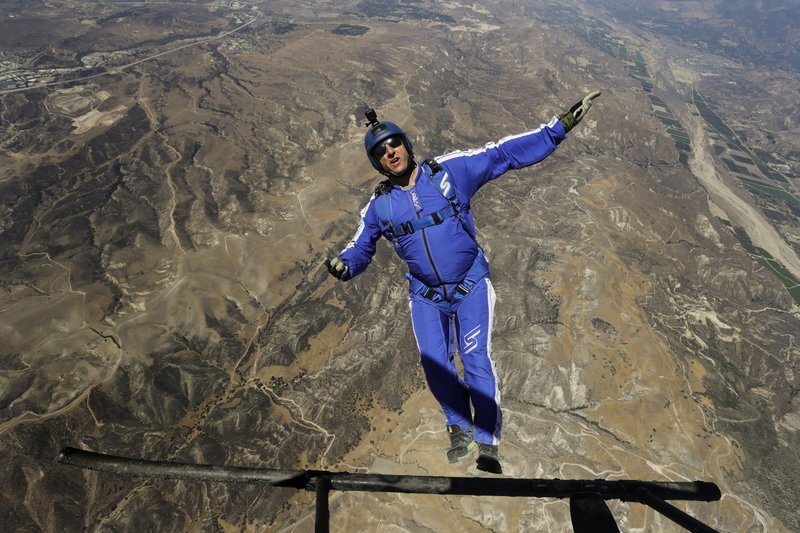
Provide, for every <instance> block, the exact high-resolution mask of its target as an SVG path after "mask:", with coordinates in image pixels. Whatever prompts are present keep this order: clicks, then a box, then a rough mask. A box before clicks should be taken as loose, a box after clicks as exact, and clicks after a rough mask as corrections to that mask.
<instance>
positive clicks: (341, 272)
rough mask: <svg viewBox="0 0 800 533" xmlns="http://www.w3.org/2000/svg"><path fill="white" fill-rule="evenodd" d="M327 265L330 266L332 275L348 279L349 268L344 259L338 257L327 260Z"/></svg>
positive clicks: (329, 269)
mask: <svg viewBox="0 0 800 533" xmlns="http://www.w3.org/2000/svg"><path fill="white" fill-rule="evenodd" d="M325 266H326V267H328V272H330V273H331V276H333V277H334V278H336V279H341V280H345V279H347V274H348V271H349V268H348V267H347V265H345V264H344V261H342V260H341V259H339V258H338V257H334V258H333V259H328V260H327V261H325Z"/></svg>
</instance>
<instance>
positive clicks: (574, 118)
mask: <svg viewBox="0 0 800 533" xmlns="http://www.w3.org/2000/svg"><path fill="white" fill-rule="evenodd" d="M598 96H600V91H594V92H591V93H589V94H587V95H586V96H585V97H584V99H583V100H581V101H580V102H578V103H577V104H575V105H574V106H572V107H570V108H569V111H565V112H564V113H561V114H560V115H558V120H560V121H561V123H562V124H563V125H564V129H566V130H567V131H569V130H571V129H572V128H574V127H575V125H576V124H577V123H578V122H580V121H581V120H582V119H583V116H584V115H585V114H586V112H587V111H589V108H590V107H592V100H594V99H595V98H597V97H598Z"/></svg>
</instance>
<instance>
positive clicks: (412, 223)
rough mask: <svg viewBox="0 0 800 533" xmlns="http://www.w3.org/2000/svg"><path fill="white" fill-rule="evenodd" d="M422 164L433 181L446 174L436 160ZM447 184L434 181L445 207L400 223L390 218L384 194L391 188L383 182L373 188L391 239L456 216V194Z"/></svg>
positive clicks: (380, 216)
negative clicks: (445, 203)
mask: <svg viewBox="0 0 800 533" xmlns="http://www.w3.org/2000/svg"><path fill="white" fill-rule="evenodd" d="M424 164H425V165H427V167H428V168H429V169H430V171H431V175H430V179H431V181H435V180H436V178H439V181H440V182H441V181H442V180H443V179H444V178H445V177H446V176H447V174H446V173H444V169H443V168H442V167H441V165H439V163H437V162H436V160H435V159H426V160H425V161H424ZM447 185H448V186H447V187H444V188H443V187H442V183H436V189H437V190H438V191H439V192H440V193H441V194H442V196H444V198H445V199H446V200H447V203H448V205H447V207H444V208H443V209H440V210H439V211H436V212H435V213H431V214H429V215H425V216H422V217H418V218H415V219H412V220H407V221H405V222H402V223H400V224H394V223H393V222H392V220H391V208H390V207H389V203H390V200H389V197H388V195H387V194H386V193H388V192H389V191H390V190H391V186H387V185H386V184H385V182H384V183H381V184H380V185H379V186H378V188H377V189H375V194H376V196H377V199H376V204H375V205H376V208H377V210H378V217H379V218H380V219H381V220H383V221H384V223H385V224H386V226H387V233H388V234H389V236H390V237H391V238H392V240H396V239H397V238H399V237H403V236H405V235H411V234H412V233H414V232H415V231H419V230H421V229H425V228H428V227H430V226H435V225H437V224H441V223H442V222H444V221H445V220H446V219H448V218H450V217H452V216H456V217H457V216H458V215H459V214H460V213H461V207H460V206H459V204H458V197H457V195H456V191H455V187H452V186H450V185H449V184H447ZM444 191H446V192H444ZM384 195H386V196H384ZM470 235H471V234H470Z"/></svg>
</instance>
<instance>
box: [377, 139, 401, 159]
mask: <svg viewBox="0 0 800 533" xmlns="http://www.w3.org/2000/svg"><path fill="white" fill-rule="evenodd" d="M402 145H403V138H402V137H401V136H400V135H392V136H391V137H389V138H388V139H386V140H384V141H383V142H381V143H380V144H379V145H377V146H376V147H375V148H373V149H372V157H374V158H375V159H377V160H379V161H380V159H381V158H382V157H383V156H384V155H385V154H386V147H387V146H391V147H392V148H400V146H402Z"/></svg>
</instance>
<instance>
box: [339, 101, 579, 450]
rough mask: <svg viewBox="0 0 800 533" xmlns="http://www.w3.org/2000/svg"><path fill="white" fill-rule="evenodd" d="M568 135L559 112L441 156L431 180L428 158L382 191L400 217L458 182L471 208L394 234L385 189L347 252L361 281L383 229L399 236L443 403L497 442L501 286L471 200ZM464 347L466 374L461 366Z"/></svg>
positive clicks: (483, 437)
mask: <svg viewBox="0 0 800 533" xmlns="http://www.w3.org/2000/svg"><path fill="white" fill-rule="evenodd" d="M565 137H566V131H565V129H564V126H563V125H562V124H561V122H559V121H558V120H557V118H555V117H554V118H553V119H552V120H551V121H550V123H548V124H547V125H542V126H540V127H539V128H537V129H535V130H533V131H529V132H526V133H522V134H520V135H513V136H509V137H505V138H503V139H501V140H500V141H498V142H496V143H489V144H487V145H486V146H485V147H483V148H480V149H475V150H469V151H459V152H453V153H451V154H447V155H444V156H441V157H438V158H436V162H437V163H439V165H440V166H441V168H442V169H443V170H444V171H445V172H446V173H447V174H446V175H445V176H444V177H443V178H441V179H440V180H433V179H430V178H431V176H430V175H431V171H430V169H429V168H428V166H427V165H420V167H419V168H420V172H419V173H418V175H417V178H416V181H415V183H414V185H413V187H411V188H409V189H403V188H401V187H399V186H397V185H394V184H393V185H392V186H391V190H389V191H388V192H386V193H384V194H383V195H382V196H386V195H388V202H389V204H388V205H389V210H388V211H387V212H388V213H389V216H390V218H391V221H392V222H393V224H394V225H395V226H399V225H400V224H402V223H403V222H408V221H410V220H413V219H415V218H418V217H424V216H426V215H430V214H431V213H434V212H437V211H439V210H441V209H444V208H446V207H447V206H448V205H449V202H448V200H447V198H446V196H445V194H444V192H446V191H443V192H440V191H439V190H438V188H442V189H446V188H447V187H451V186H452V187H455V191H456V194H457V197H458V204H459V205H461V206H463V207H464V208H465V210H464V211H463V212H462V214H461V215H460V216H451V217H449V218H446V219H445V220H443V221H442V222H441V223H439V224H437V225H433V226H429V227H427V228H424V229H421V230H419V231H415V232H413V233H411V234H408V235H402V236H399V237H396V238H393V236H392V234H391V232H389V227H388V221H386V220H381V218H380V216H379V209H377V208H376V201H377V199H378V198H379V197H378V196H377V195H375V196H373V197H372V198H371V199H370V201H369V203H368V204H367V205H366V206H365V207H364V209H363V210H362V211H361V218H360V220H359V224H358V229H357V231H356V234H355V236H354V237H353V238H352V240H351V241H350V242H349V243H348V245H347V247H346V248H345V249H344V251H342V253H341V254H340V255H339V257H340V259H341V260H342V261H343V262H344V263H345V264H346V265H347V266H348V269H349V270H348V276H349V277H348V279H352V278H354V277H355V276H357V275H359V274H360V273H361V272H363V271H364V270H365V269H366V268H367V266H368V265H369V264H370V262H371V261H372V257H373V255H374V254H375V246H376V244H377V241H378V240H379V239H380V237H381V236H382V235H383V236H384V237H386V238H387V239H389V240H391V241H392V242H393V245H394V248H395V251H396V252H397V254H398V255H399V256H400V258H401V259H403V260H404V261H405V262H406V264H407V266H408V273H407V274H406V277H407V278H408V280H409V298H410V306H411V319H412V324H413V327H414V336H415V337H416V341H417V347H418V348H419V352H420V357H421V361H422V367H423V369H424V371H425V377H426V380H427V382H428V386H429V387H430V389H431V392H432V393H433V395H434V397H435V398H436V400H437V401H438V402H439V404H440V405H441V407H442V410H443V411H444V414H445V418H446V423H447V425H453V424H456V425H458V426H460V427H461V428H464V429H467V430H471V429H474V438H475V441H476V442H480V443H485V444H498V442H499V440H500V429H501V426H502V413H501V411H500V388H499V382H498V378H497V374H496V372H495V367H494V362H493V361H492V357H491V352H492V320H493V313H494V303H495V293H494V289H493V288H492V283H491V280H490V279H489V265H488V262H487V261H486V258H485V257H484V254H483V250H481V247H480V246H479V244H478V242H477V240H476V238H475V222H474V220H473V218H472V212H471V210H469V202H470V199H471V198H472V196H473V195H474V194H475V193H476V192H477V191H478V189H480V188H481V187H482V186H483V185H485V184H486V183H487V182H488V181H489V180H492V179H494V178H496V177H498V176H500V175H502V174H504V173H505V172H507V171H508V170H510V169H518V168H523V167H526V166H529V165H532V164H534V163H538V162H539V161H541V160H542V159H544V158H545V157H547V156H548V155H550V154H551V153H552V152H553V151H554V150H555V148H556V146H557V145H558V144H559V143H560V142H561V141H562V140H564V138H565ZM380 201H383V202H385V201H387V199H386V198H382V199H381V200H380ZM455 346H457V347H458V353H459V356H460V357H461V362H462V365H463V367H464V379H461V378H460V377H459V375H458V373H457V371H456V366H455V363H454V356H455V353H454V352H455ZM470 404H471V407H470ZM472 409H474V416H473V414H472Z"/></svg>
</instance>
